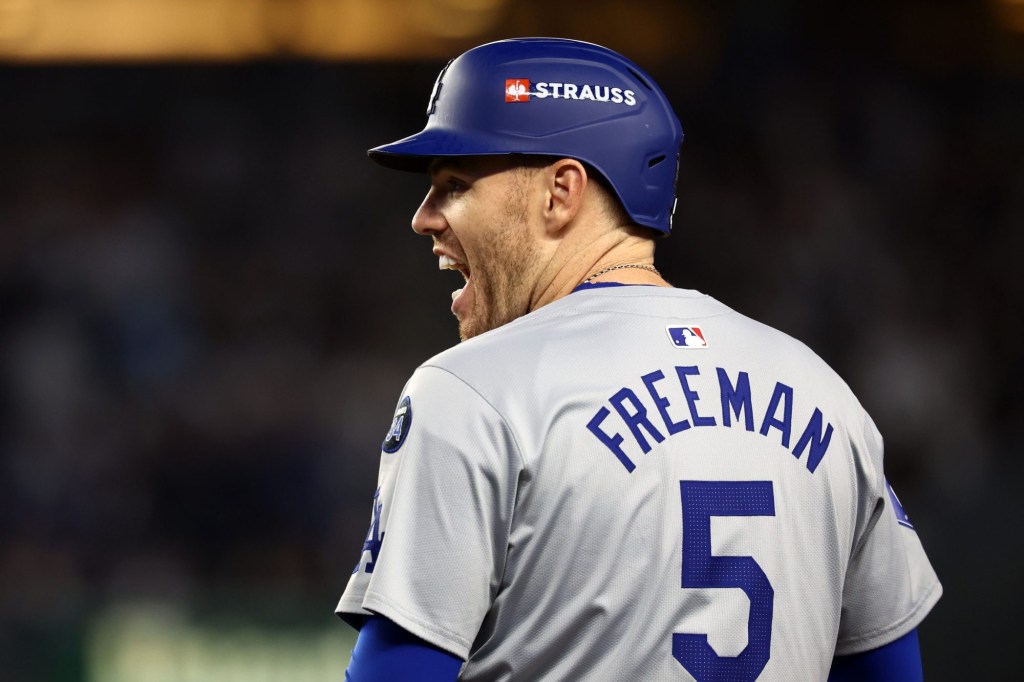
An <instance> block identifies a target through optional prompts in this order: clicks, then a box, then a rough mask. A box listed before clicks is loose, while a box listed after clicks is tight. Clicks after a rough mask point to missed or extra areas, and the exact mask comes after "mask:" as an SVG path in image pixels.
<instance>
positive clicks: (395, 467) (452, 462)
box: [337, 367, 522, 659]
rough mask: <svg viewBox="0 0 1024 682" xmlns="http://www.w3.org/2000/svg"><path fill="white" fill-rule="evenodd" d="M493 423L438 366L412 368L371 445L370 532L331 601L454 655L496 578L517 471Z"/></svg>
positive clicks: (348, 615) (505, 436) (505, 434)
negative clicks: (382, 435)
mask: <svg viewBox="0 0 1024 682" xmlns="http://www.w3.org/2000/svg"><path fill="white" fill-rule="evenodd" d="M521 462H522V459H521V457H520V455H519V451H518V448H517V446H516V443H515V439H514V437H513V434H512V432H511V431H510V429H509V428H508V427H507V425H506V422H505V420H504V419H503V418H502V417H501V415H499V414H498V413H497V412H496V411H495V410H494V408H493V407H492V406H491V405H490V404H489V403H488V402H487V401H486V400H484V399H483V398H482V397H481V396H480V395H479V394H478V393H477V392H476V391H475V390H474V389H473V388H471V387H470V386H468V385H467V384H466V383H464V382H463V381H462V380H461V379H459V378H458V377H456V376H454V375H453V374H451V373H450V372H448V371H446V370H444V369H440V368H437V367H422V368H420V369H419V370H417V372H416V374H414V375H413V378H412V379H411V380H410V382H409V384H408V385H407V387H406V389H405V392H404V395H403V396H402V399H401V401H400V403H399V410H398V412H397V413H396V416H395V420H394V421H393V422H392V427H391V430H390V431H389V433H388V437H387V439H386V440H385V442H384V446H383V448H382V452H381V465H380V475H379V478H378V489H377V492H376V494H375V496H374V501H373V511H372V519H371V527H370V530H369V532H368V534H367V540H366V542H365V543H364V544H363V548H362V552H361V556H360V558H359V563H358V565H357V566H356V568H355V570H354V572H353V573H352V576H351V578H350V579H349V583H348V586H347V587H346V589H345V592H344V594H343V595H342V597H341V601H340V602H339V603H338V607H337V612H338V614H339V615H340V616H341V617H342V618H344V619H346V620H349V621H353V620H357V619H358V618H360V617H361V616H367V615H370V614H379V615H382V616H385V617H387V618H389V619H390V620H392V621H394V622H395V623H397V624H398V625H400V626H401V627H402V628H404V629H406V630H408V631H409V632H411V633H412V634H414V635H416V636H417V637H420V638H421V639H423V640H425V641H427V642H429V643H431V644H434V645H435V646H437V647H439V648H441V649H444V650H446V651H449V652H451V653H453V654H455V655H457V656H459V657H461V658H463V659H465V658H467V657H468V655H469V650H470V647H471V645H472V643H473V640H474V638H475V636H476V633H477V631H478V630H479V628H480V625H481V623H482V622H483V619H484V616H485V615H486V614H487V611H488V609H489V608H490V605H491V603H492V601H493V599H494V596H495V594H496V592H497V589H498V586H499V584H500V581H501V577H502V571H503V568H504V564H505V556H506V552H507V548H508V534H509V527H510V525H511V519H512V509H513V505H514V501H515V494H516V488H517V481H518V477H519V472H520V470H521V468H522V465H521Z"/></svg>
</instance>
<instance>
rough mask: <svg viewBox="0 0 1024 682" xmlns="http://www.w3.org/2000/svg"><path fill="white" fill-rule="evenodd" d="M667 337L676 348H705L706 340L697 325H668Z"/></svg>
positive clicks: (706, 345) (666, 329)
mask: <svg viewBox="0 0 1024 682" xmlns="http://www.w3.org/2000/svg"><path fill="white" fill-rule="evenodd" d="M665 331H666V332H668V338H669V340H671V341H672V345H673V346H675V347H676V348H707V347H708V340H707V338H706V337H705V336H704V332H703V331H701V328H700V327H698V326H697V325H692V324H691V325H669V326H668V327H665Z"/></svg>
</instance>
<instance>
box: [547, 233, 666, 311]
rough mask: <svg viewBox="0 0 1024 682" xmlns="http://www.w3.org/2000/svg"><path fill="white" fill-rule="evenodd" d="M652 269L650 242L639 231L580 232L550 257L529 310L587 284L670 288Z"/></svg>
mask: <svg viewBox="0 0 1024 682" xmlns="http://www.w3.org/2000/svg"><path fill="white" fill-rule="evenodd" d="M622 266H629V267H622ZM635 266H644V267H643V268H640V267H635ZM653 266H654V242H653V241H652V240H651V239H650V238H649V237H648V236H647V235H646V234H644V233H643V232H642V231H640V230H636V229H631V228H614V229H612V230H607V231H605V232H604V233H602V234H598V235H596V236H595V235H594V234H593V233H590V234H587V233H585V232H583V231H580V233H578V234H577V235H575V238H573V239H568V240H566V242H565V243H564V244H562V245H560V247H559V249H558V251H557V252H556V253H555V255H554V256H553V257H552V259H551V261H550V262H549V267H548V268H547V269H546V270H545V273H543V274H544V275H546V276H542V277H541V279H540V280H539V281H538V285H539V286H538V289H537V291H538V292H539V293H538V295H537V296H535V297H534V305H533V306H532V308H531V309H532V310H536V309H537V308H541V307H543V306H545V305H547V304H548V303H553V302H554V301H557V300H558V299H560V298H563V297H565V296H568V295H569V294H571V293H572V292H573V291H574V290H575V289H576V287H578V286H579V285H580V284H582V283H584V282H587V281H589V283H600V282H618V283H621V284H646V285H650V286H662V287H669V286H672V285H671V284H669V283H668V282H666V281H665V280H664V279H663V278H662V277H661V274H660V273H658V272H656V271H653V270H652V269H651V268H653Z"/></svg>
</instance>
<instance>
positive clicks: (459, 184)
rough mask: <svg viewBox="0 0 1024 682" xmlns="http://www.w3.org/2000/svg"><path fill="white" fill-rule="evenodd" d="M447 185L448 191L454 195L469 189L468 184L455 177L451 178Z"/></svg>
mask: <svg viewBox="0 0 1024 682" xmlns="http://www.w3.org/2000/svg"><path fill="white" fill-rule="evenodd" d="M445 184H446V185H447V187H448V191H449V192H452V193H453V194H457V193H459V192H465V191H466V190H467V189H469V184H468V183H466V182H463V181H462V180H460V179H459V178H456V177H454V176H450V177H449V178H448V180H447V182H446V183H445Z"/></svg>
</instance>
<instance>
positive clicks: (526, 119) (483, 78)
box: [369, 38, 683, 234]
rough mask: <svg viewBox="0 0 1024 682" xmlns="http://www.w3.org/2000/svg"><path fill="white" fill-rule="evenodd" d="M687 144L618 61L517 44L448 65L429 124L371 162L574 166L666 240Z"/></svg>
mask: <svg viewBox="0 0 1024 682" xmlns="http://www.w3.org/2000/svg"><path fill="white" fill-rule="evenodd" d="M682 137H683V132H682V127H681V126H680V124H679V119H678V118H677V117H676V115H675V113H674V112H673V110H672V107H671V105H670V104H669V102H668V99H667V98H666V97H665V95H664V93H662V92H661V90H660V89H659V88H658V86H657V85H656V84H655V83H654V81H653V80H652V79H651V78H650V77H649V76H647V75H646V74H645V73H644V72H643V70H642V69H640V67H639V66H637V65H636V64H634V63H633V62H631V61H629V60H628V59H626V58H625V57H623V56H622V55H620V54H618V53H616V52H613V51H612V50H609V49H607V48H604V47H601V46H599V45H594V44H592V43H585V42H581V41H576V40H565V39H559V38H518V39H513V40H501V41H497V42H494V43H488V44H486V45H481V46H479V47H475V48H473V49H471V50H469V51H468V52H465V53H463V54H462V55H460V56H458V57H457V58H455V59H454V60H452V61H450V62H449V63H448V64H446V65H445V67H444V68H443V69H441V72H440V73H439V74H438V77H437V80H436V81H435V82H434V87H433V89H432V91H431V93H430V99H429V100H428V104H427V125H426V127H425V128H424V129H423V130H422V131H420V132H419V133H416V134H415V135H411V136H409V137H407V138H404V139H402V140H399V141H397V142H393V143H391V144H387V145H382V146H380V147H376V148H374V149H371V150H370V151H369V155H370V158H372V159H373V160H374V161H377V162H378V163H380V164H382V165H385V166H388V167H391V168H396V169H400V170H412V171H424V170H426V167H427V165H428V163H429V162H430V160H431V159H432V158H435V157H439V156H471V155H474V156H475V155H495V154H523V155H535V156H556V157H567V158H572V159H576V160H577V161H580V162H582V163H584V164H586V165H587V166H588V167H589V168H592V169H594V170H595V171H596V172H597V173H598V174H599V175H600V176H601V177H602V178H603V179H604V180H605V181H606V182H607V183H608V185H609V186H610V187H611V189H612V191H613V193H614V195H615V196H617V197H618V199H619V201H620V202H621V204H622V206H623V208H624V209H625V211H626V213H627V214H628V215H629V218H630V220H631V221H632V222H634V223H636V224H638V225H643V226H646V227H650V228H653V229H655V230H657V231H659V232H662V233H664V234H668V232H669V230H670V229H671V218H672V211H673V207H674V205H675V181H676V175H677V174H678V155H679V145H680V143H681V142H682ZM673 158H675V159H676V161H677V166H676V168H675V169H673V168H672V167H671V162H672V159H673Z"/></svg>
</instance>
